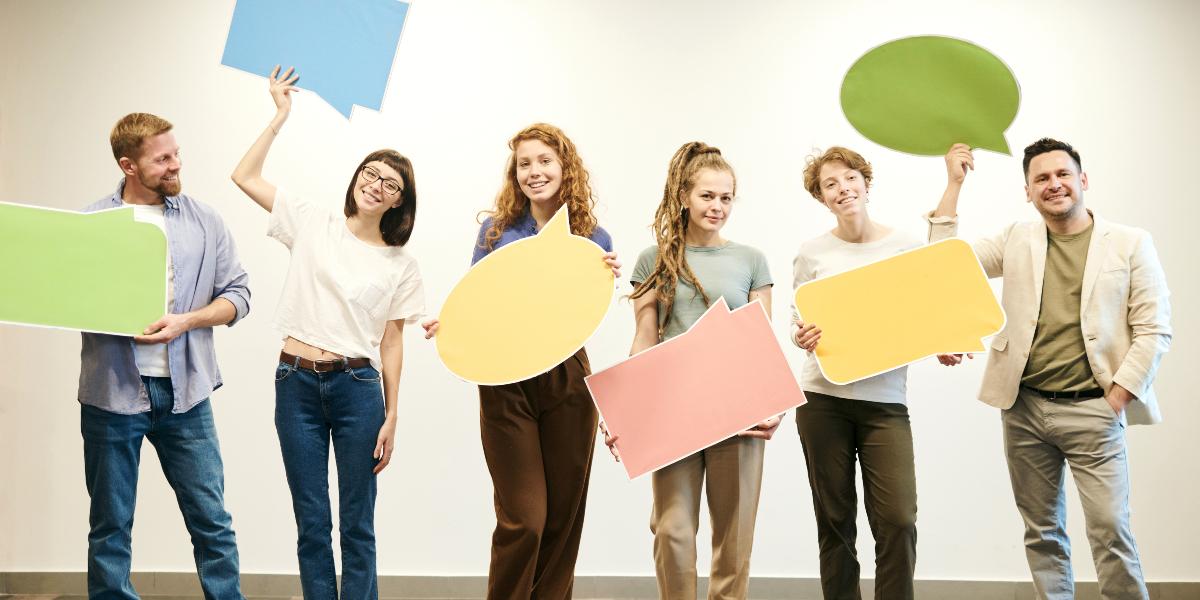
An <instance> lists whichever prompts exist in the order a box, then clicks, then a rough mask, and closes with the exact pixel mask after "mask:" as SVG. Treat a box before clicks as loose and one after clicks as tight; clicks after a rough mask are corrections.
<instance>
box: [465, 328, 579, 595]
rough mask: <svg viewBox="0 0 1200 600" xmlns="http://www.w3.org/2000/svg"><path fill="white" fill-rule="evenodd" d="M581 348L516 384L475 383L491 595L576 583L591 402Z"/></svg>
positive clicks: (542, 591) (543, 591)
mask: <svg viewBox="0 0 1200 600" xmlns="http://www.w3.org/2000/svg"><path fill="white" fill-rule="evenodd" d="M590 373H591V366H590V365H589V364H588V358H587V352H585V351H584V350H583V349H580V350H579V352H577V353H575V355H574V356H572V357H571V358H568V359H567V360H566V361H564V362H563V363H562V364H560V365H558V366H557V367H554V368H553V369H551V370H549V371H547V372H546V373H543V374H541V375H538V376H537V377H534V378H532V379H526V380H525V381H520V382H517V383H510V384H508V385H498V386H479V425H480V431H481V432H482V437H483V455H484V458H485V459H486V460H487V465H488V471H490V472H491V474H492V487H493V488H494V490H495V502H496V530H495V532H494V533H493V534H492V563H491V567H490V568H489V570H488V594H487V597H488V598H489V599H490V600H522V599H531V600H532V599H538V600H565V599H568V598H570V597H571V588H572V586H573V585H574V582H575V559H576V557H577V556H578V555H579V537H580V534H581V533H582V532H583V512H584V506H585V504H586V501H587V489H588V477H589V475H590V473H591V466H592V452H593V448H594V446H595V443H596V419H597V417H596V408H595V406H594V405H593V404H592V398H591V395H590V394H588V390H587V386H585V385H584V382H583V378H584V376H586V375H588V374H590Z"/></svg>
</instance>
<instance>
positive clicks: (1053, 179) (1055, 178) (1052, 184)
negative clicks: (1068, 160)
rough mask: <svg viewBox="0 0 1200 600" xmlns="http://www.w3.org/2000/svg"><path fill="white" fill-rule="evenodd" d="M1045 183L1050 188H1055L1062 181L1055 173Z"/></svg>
mask: <svg viewBox="0 0 1200 600" xmlns="http://www.w3.org/2000/svg"><path fill="white" fill-rule="evenodd" d="M1047 185H1048V186H1049V187H1050V189H1052V190H1057V189H1058V188H1060V187H1062V182H1061V181H1059V180H1058V176H1057V175H1051V176H1050V179H1049V181H1048V182H1047Z"/></svg>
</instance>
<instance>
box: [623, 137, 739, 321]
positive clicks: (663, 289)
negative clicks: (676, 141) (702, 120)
mask: <svg viewBox="0 0 1200 600" xmlns="http://www.w3.org/2000/svg"><path fill="white" fill-rule="evenodd" d="M702 169H713V170H714V171H724V172H726V173H729V175H730V176H731V177H733V189H734V192H735V193H736V191H737V176H736V175H734V173H733V167H731V166H729V163H727V162H725V158H724V157H723V156H721V150H720V149H718V148H715V147H713V146H709V145H708V144H705V143H704V142H688V143H686V144H684V145H682V146H680V147H679V149H678V150H676V151H675V155H674V156H672V157H671V164H670V166H669V167H668V168H667V183H666V185H664V186H663V197H662V201H661V202H659V204H658V210H657V211H655V213H654V224H653V225H651V229H653V230H654V239H655V241H656V242H657V243H658V256H657V257H655V259H654V270H653V271H651V272H650V276H649V277H646V280H645V281H643V282H641V284H639V285H638V287H637V289H635V290H634V291H633V294H631V295H630V297H631V298H641V297H642V296H644V295H646V293H647V292H649V291H650V290H652V289H654V290H658V302H659V315H658V337H659V339H662V336H663V331H664V330H665V329H666V327H667V323H668V322H669V321H670V318H671V309H672V308H673V307H674V306H675V288H676V287H677V285H678V283H679V281H680V280H683V281H684V282H686V283H689V284H691V285H692V287H694V288H696V292H697V293H698V294H700V297H701V298H702V299H703V300H704V305H705V306H708V305H709V304H710V303H711V302H710V300H709V298H708V293H707V292H705V291H704V286H703V285H701V284H700V280H699V279H697V278H696V274H695V273H693V272H692V268H691V267H689V266H688V263H687V239H686V235H687V228H688V223H689V221H690V219H689V217H688V202H687V197H688V194H690V193H691V191H692V186H694V185H695V183H696V175H697V174H699V172H700V171H701V170H702Z"/></svg>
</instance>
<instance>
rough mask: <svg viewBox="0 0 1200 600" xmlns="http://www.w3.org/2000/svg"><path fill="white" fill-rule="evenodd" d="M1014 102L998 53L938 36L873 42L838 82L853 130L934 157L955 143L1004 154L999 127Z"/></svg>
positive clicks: (1017, 94) (1012, 112) (1014, 89)
mask: <svg viewBox="0 0 1200 600" xmlns="http://www.w3.org/2000/svg"><path fill="white" fill-rule="evenodd" d="M1020 103H1021V90H1020V88H1019V87H1018V86H1017V79H1016V77H1015V76H1013V73H1012V71H1011V70H1009V68H1008V66H1007V65H1005V64H1004V63H1003V62H1001V60H1000V59H999V58H997V57H996V56H995V55H994V54H992V53H991V52H988V51H987V50H984V49H983V48H980V47H979V46H976V45H975V44H972V43H970V42H964V41H962V40H956V39H954V38H948V37H941V36H932V35H930V36H919V37H909V38H902V39H899V40H896V41H893V42H888V43H886V44H884V45H882V46H879V47H877V48H875V49H873V50H871V51H870V52H867V53H866V54H864V55H863V56H862V58H859V59H858V61H857V62H855V63H854V65H853V66H851V67H850V70H849V71H848V72H847V73H846V78H845V79H844V80H843V81H842V112H844V113H845V114H846V118H847V119H849V120H850V124H851V125H854V128H855V129H857V130H858V131H859V133H861V134H863V135H864V136H866V137H867V138H869V139H871V140H872V141H874V142H876V143H878V144H881V145H883V146H887V147H888V148H891V149H893V150H899V151H901V152H908V153H911V154H920V155H925V156H941V155H943V154H945V153H946V151H947V150H949V148H950V146H951V145H953V144H955V143H958V142H963V143H966V144H969V145H970V146H971V147H972V148H985V149H987V150H995V151H997V152H1003V153H1004V154H1012V153H1011V152H1010V151H1009V149H1008V142H1007V141H1005V139H1004V130H1006V129H1008V126H1009V125H1010V124H1011V123H1012V121H1013V119H1014V118H1015V117H1016V116H1017V108H1018V107H1019V106H1020Z"/></svg>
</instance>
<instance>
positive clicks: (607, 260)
mask: <svg viewBox="0 0 1200 600" xmlns="http://www.w3.org/2000/svg"><path fill="white" fill-rule="evenodd" d="M604 264H606V265H608V266H609V268H611V269H612V272H613V277H614V278H617V279H620V278H621V261H619V260H617V253H616V252H605V253H604Z"/></svg>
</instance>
